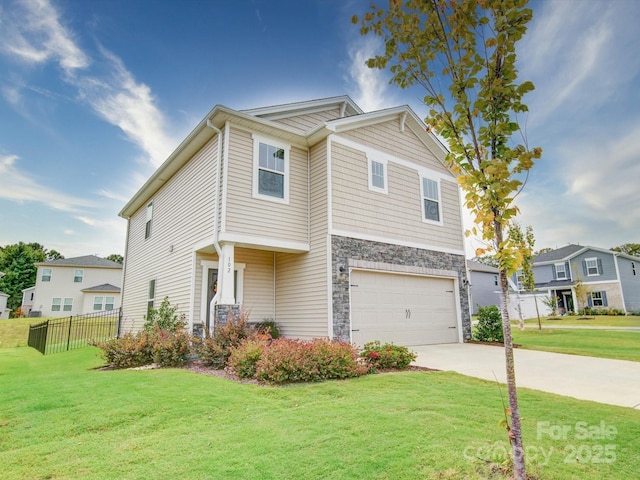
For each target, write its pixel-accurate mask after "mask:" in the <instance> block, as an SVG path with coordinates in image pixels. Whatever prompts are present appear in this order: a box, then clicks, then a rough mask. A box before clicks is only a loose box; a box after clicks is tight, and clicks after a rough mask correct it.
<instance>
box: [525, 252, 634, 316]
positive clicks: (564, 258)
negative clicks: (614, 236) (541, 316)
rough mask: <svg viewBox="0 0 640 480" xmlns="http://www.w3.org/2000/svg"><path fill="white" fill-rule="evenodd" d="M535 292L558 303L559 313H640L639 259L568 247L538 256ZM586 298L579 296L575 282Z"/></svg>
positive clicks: (619, 254) (614, 253) (535, 272)
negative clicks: (590, 310)
mask: <svg viewBox="0 0 640 480" xmlns="http://www.w3.org/2000/svg"><path fill="white" fill-rule="evenodd" d="M533 273H534V277H535V282H536V289H537V290H543V291H548V292H549V293H550V294H552V295H555V296H556V298H557V299H558V308H559V310H560V313H565V312H575V311H577V310H580V309H583V308H585V307H591V308H596V309H598V308H615V309H619V310H623V311H624V312H625V313H628V312H632V311H640V258H637V257H633V256H631V255H627V254H624V253H620V252H614V251H611V250H606V249H602V248H596V247H589V246H581V245H573V244H569V245H566V246H564V247H562V248H558V249H557V250H552V251H550V252H546V253H543V254H540V255H537V256H536V257H535V258H534V261H533ZM577 280H579V281H580V282H581V283H582V284H583V285H584V290H585V293H586V298H583V299H581V298H579V296H578V295H576V288H575V287H576V281H577Z"/></svg>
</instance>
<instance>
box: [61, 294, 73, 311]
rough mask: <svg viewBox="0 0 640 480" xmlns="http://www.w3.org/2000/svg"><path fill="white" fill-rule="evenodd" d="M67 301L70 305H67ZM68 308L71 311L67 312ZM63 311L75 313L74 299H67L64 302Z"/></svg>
mask: <svg viewBox="0 0 640 480" xmlns="http://www.w3.org/2000/svg"><path fill="white" fill-rule="evenodd" d="M67 300H69V302H68V303H67ZM66 307H69V309H68V310H67V308H66ZM62 311H63V312H73V298H69V297H66V298H64V299H63V300H62Z"/></svg>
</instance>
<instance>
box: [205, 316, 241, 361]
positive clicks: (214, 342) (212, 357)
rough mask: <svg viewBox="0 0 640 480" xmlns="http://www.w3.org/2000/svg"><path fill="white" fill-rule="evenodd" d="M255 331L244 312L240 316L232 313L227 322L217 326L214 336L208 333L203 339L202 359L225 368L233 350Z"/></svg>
mask: <svg viewBox="0 0 640 480" xmlns="http://www.w3.org/2000/svg"><path fill="white" fill-rule="evenodd" d="M253 332H254V330H253V328H252V327H251V326H250V325H249V323H248V322H247V316H246V314H245V313H244V312H242V313H241V314H240V315H239V316H238V317H235V316H233V315H230V316H229V319H228V320H227V323H225V324H224V325H223V326H221V327H217V328H216V330H215V332H214V335H213V337H211V336H209V335H207V337H206V338H205V339H204V340H203V341H202V344H201V346H200V352H199V353H200V357H201V358H202V361H203V362H204V364H205V365H208V366H211V367H213V368H218V369H219V368H223V367H224V366H225V364H226V363H227V360H228V359H229V356H230V355H231V350H232V349H234V348H236V347H239V346H240V344H241V343H242V341H243V340H245V339H246V338H248V337H250V336H251V335H252V333H253Z"/></svg>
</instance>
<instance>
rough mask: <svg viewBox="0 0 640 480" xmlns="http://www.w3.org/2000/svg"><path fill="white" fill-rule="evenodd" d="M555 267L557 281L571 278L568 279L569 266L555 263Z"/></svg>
mask: <svg viewBox="0 0 640 480" xmlns="http://www.w3.org/2000/svg"><path fill="white" fill-rule="evenodd" d="M554 266H555V267H556V280H568V279H569V277H567V266H566V265H565V264H564V263H554ZM558 268H562V275H563V277H562V278H561V277H560V270H558Z"/></svg>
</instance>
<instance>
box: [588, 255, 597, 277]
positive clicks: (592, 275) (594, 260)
mask: <svg viewBox="0 0 640 480" xmlns="http://www.w3.org/2000/svg"><path fill="white" fill-rule="evenodd" d="M590 261H593V262H595V264H596V273H590V272H589V262H590ZM584 262H585V265H586V267H587V277H597V276H598V275H600V268H598V258H597V257H590V258H585V259H584Z"/></svg>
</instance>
